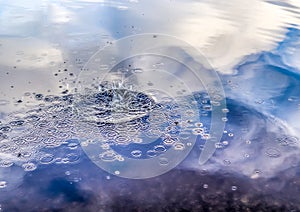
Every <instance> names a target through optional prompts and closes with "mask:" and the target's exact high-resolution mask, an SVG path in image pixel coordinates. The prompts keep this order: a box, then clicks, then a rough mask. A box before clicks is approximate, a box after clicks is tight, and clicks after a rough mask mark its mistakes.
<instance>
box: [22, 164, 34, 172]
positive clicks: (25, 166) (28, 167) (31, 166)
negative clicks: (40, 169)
mask: <svg viewBox="0 0 300 212" xmlns="http://www.w3.org/2000/svg"><path fill="white" fill-rule="evenodd" d="M22 167H23V169H24V171H26V172H29V171H34V170H35V169H36V168H37V166H36V165H35V164H34V163H24V164H23V165H22Z"/></svg>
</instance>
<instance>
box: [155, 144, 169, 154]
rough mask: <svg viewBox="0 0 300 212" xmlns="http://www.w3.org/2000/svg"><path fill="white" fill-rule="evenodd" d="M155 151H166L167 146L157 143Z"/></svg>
mask: <svg viewBox="0 0 300 212" xmlns="http://www.w3.org/2000/svg"><path fill="white" fill-rule="evenodd" d="M154 151H155V152H157V153H161V152H165V151H166V148H165V147H164V146H163V145H157V146H155V147H154Z"/></svg>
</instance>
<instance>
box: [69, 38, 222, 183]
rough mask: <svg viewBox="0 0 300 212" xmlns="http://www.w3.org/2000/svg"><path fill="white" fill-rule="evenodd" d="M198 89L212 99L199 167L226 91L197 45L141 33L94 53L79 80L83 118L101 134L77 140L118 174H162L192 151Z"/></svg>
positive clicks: (215, 137)
mask: <svg viewBox="0 0 300 212" xmlns="http://www.w3.org/2000/svg"><path fill="white" fill-rule="evenodd" d="M195 92H205V93H207V94H208V95H209V98H210V103H211V121H210V123H211V126H210V129H209V137H208V138H207V141H206V143H205V145H204V148H203V150H202V152H201V154H200V156H199V163H200V165H201V164H204V163H205V162H206V161H207V160H208V159H209V158H210V157H211V156H212V155H213V153H214V152H215V149H216V147H215V144H216V143H218V142H219V141H220V138H221V136H222V134H223V130H224V122H223V121H222V118H224V116H226V114H224V112H222V110H223V111H224V108H226V102H225V94H224V91H223V87H222V84H221V82H220V80H219V78H218V75H217V74H216V72H215V71H214V70H213V68H212V67H211V66H210V64H209V63H208V62H207V60H206V59H205V57H203V56H202V55H201V54H200V53H199V51H198V50H197V49H195V48H194V47H192V46H191V45H189V44H188V43H186V42H184V41H182V40H180V39H178V38H175V37H172V36H168V35H161V34H158V35H154V34H139V35H134V36H129V37H125V38H122V39H120V40H117V41H114V42H112V43H110V44H109V45H107V46H105V47H104V48H103V49H101V50H99V51H98V52H96V53H95V54H94V55H93V56H92V57H91V58H90V59H89V61H88V62H87V64H86V65H85V66H84V68H83V70H82V71H81V73H80V74H79V76H78V79H77V84H76V98H75V102H74V108H75V109H76V111H77V113H78V115H79V116H80V120H81V121H80V122H81V123H82V124H86V125H96V126H99V137H93V138H89V137H88V136H87V137H84V136H83V138H81V139H80V142H81V146H82V148H83V150H84V151H85V153H86V155H87V156H88V157H89V158H90V159H91V160H92V161H93V162H94V163H95V164H96V165H97V166H99V167H100V168H102V169H103V170H105V171H107V172H109V173H110V174H114V175H117V176H120V177H125V178H131V179H143V178H150V177H155V176H158V175H161V174H163V173H165V172H167V171H169V170H171V169H173V168H174V167H176V166H177V165H178V164H179V163H180V162H182V161H183V160H184V159H185V157H186V156H187V155H188V154H189V152H190V151H191V150H192V148H193V146H194V144H195V142H196V139H197V136H199V135H197V134H194V133H193V128H194V123H200V109H199V104H198V102H197V100H196V99H195V96H194V94H195Z"/></svg>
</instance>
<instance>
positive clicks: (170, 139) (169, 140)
mask: <svg viewBox="0 0 300 212" xmlns="http://www.w3.org/2000/svg"><path fill="white" fill-rule="evenodd" d="M177 141H178V138H173V137H166V138H164V139H163V143H164V144H165V145H167V146H171V145H173V144H174V143H175V142H177Z"/></svg>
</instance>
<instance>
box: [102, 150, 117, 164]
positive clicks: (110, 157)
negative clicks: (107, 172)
mask: <svg viewBox="0 0 300 212" xmlns="http://www.w3.org/2000/svg"><path fill="white" fill-rule="evenodd" d="M99 157H100V159H101V160H103V161H106V162H112V161H115V160H116V159H117V154H116V153H115V152H114V151H106V152H104V153H102V154H100V155H99Z"/></svg>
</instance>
